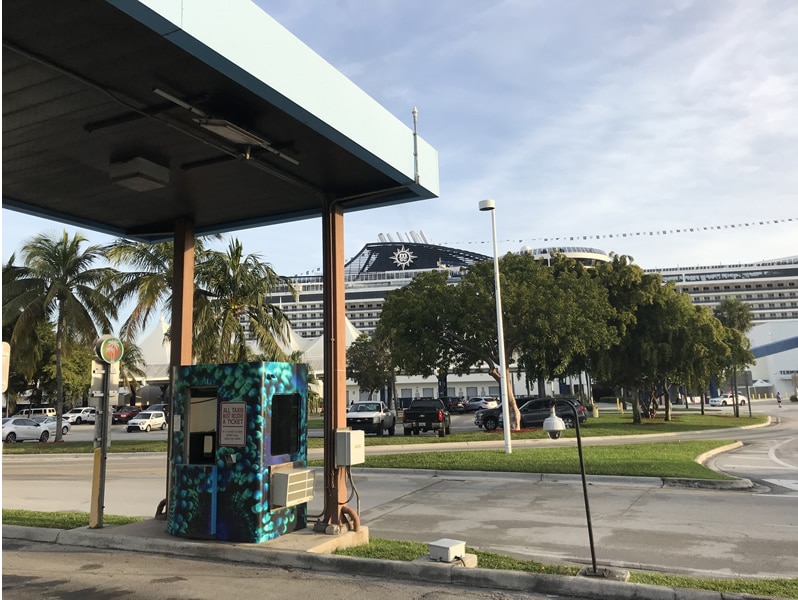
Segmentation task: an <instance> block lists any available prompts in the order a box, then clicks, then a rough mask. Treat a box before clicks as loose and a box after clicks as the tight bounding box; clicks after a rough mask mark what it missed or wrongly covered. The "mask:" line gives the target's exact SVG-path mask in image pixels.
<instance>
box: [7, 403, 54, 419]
mask: <svg viewBox="0 0 798 600" xmlns="http://www.w3.org/2000/svg"><path fill="white" fill-rule="evenodd" d="M15 416H17V417H27V418H28V419H32V418H33V417H54V416H55V408H53V407H51V406H50V407H47V408H23V409H22V410H21V411H19V412H18V413H17V414H16V415H15Z"/></svg>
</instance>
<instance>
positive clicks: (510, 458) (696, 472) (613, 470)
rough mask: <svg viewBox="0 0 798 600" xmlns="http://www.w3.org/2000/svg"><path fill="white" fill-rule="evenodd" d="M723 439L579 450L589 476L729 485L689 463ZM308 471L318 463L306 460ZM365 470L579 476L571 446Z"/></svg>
mask: <svg viewBox="0 0 798 600" xmlns="http://www.w3.org/2000/svg"><path fill="white" fill-rule="evenodd" d="M729 443H730V442H729V441H728V440H726V441H722V440H721V441H718V440H705V441H694V442H654V443H651V444H620V445H613V446H590V447H587V448H584V449H583V454H584V460H585V472H586V473H587V474H589V475H621V476H627V477H682V478H690V479H715V480H729V479H733V477H728V476H727V475H724V474H722V473H716V472H715V471H712V470H711V469H707V468H706V467H704V466H702V465H699V464H698V463H696V462H695V458H696V457H697V456H698V455H699V454H702V453H704V452H706V451H708V450H711V449H713V448H719V447H720V446H725V445H726V444H729ZM308 464H309V465H310V466H322V465H323V462H322V461H320V460H318V461H309V463H308ZM362 466H365V467H371V468H386V469H435V470H444V471H493V472H509V473H579V454H578V452H577V451H576V450H575V449H574V448H573V447H566V448H515V449H513V453H512V454H505V453H504V450H503V449H493V450H463V451H460V452H411V453H407V454H378V455H372V456H367V457H366V462H365V464H364V465H362Z"/></svg>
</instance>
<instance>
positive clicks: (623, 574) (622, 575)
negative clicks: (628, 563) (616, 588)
mask: <svg viewBox="0 0 798 600" xmlns="http://www.w3.org/2000/svg"><path fill="white" fill-rule="evenodd" d="M577 576H578V577H593V578H595V579H609V580H610V581H629V571H626V570H624V569H609V568H607V567H597V568H596V572H595V573H594V572H593V567H592V566H590V567H583V568H581V569H580V570H579V572H578V573H577Z"/></svg>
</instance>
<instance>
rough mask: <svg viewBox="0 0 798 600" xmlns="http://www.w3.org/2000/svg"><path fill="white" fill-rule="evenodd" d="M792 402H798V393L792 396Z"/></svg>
mask: <svg viewBox="0 0 798 600" xmlns="http://www.w3.org/2000/svg"><path fill="white" fill-rule="evenodd" d="M790 402H798V394H793V395H792V396H790Z"/></svg>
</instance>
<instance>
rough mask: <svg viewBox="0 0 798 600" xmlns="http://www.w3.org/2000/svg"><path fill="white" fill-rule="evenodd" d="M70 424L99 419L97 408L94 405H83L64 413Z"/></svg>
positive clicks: (92, 421) (91, 421)
mask: <svg viewBox="0 0 798 600" xmlns="http://www.w3.org/2000/svg"><path fill="white" fill-rule="evenodd" d="M63 418H64V419H66V420H67V421H68V422H69V424H70V425H80V424H81V423H94V421H95V420H96V419H97V409H96V408H94V407H93V406H83V407H79V408H73V409H72V410H70V411H69V412H66V413H64V414H63Z"/></svg>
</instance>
